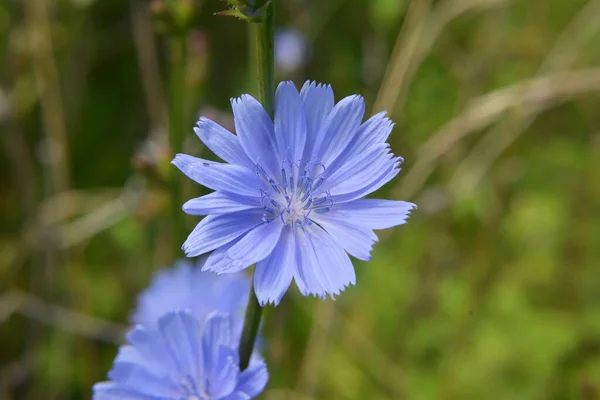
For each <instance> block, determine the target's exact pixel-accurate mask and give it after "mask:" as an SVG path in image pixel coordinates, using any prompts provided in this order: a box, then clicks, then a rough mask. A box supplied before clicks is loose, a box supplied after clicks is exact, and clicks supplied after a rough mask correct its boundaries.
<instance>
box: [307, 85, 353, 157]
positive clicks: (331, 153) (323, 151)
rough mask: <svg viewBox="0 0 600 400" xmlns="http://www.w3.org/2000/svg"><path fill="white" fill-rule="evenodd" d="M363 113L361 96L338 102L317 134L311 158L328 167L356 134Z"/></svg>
mask: <svg viewBox="0 0 600 400" xmlns="http://www.w3.org/2000/svg"><path fill="white" fill-rule="evenodd" d="M364 113H365V102H364V100H363V98H362V97H361V96H358V95H355V96H349V97H346V98H344V99H342V100H341V101H340V102H338V103H337V104H336V105H335V107H333V110H331V113H329V115H328V116H327V118H326V119H325V121H324V122H323V124H322V125H321V129H320V130H319V132H318V133H317V138H316V140H315V147H314V149H313V152H312V155H313V157H314V158H315V159H317V160H321V162H322V163H323V164H324V165H325V166H326V167H327V166H329V164H330V163H331V162H332V161H333V160H335V159H336V158H337V157H338V156H339V155H340V153H341V152H342V151H344V149H345V148H346V146H347V145H348V143H350V141H351V140H352V138H353V137H354V135H355V134H356V132H357V130H358V128H359V127H360V124H361V121H362V118H363V115H364Z"/></svg>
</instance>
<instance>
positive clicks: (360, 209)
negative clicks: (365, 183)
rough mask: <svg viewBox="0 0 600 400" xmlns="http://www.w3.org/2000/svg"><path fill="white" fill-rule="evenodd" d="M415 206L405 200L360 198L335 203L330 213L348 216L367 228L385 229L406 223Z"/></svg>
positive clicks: (340, 216)
mask: <svg viewBox="0 0 600 400" xmlns="http://www.w3.org/2000/svg"><path fill="white" fill-rule="evenodd" d="M416 208H417V206H416V205H415V204H413V203H409V202H406V201H396V200H380V199H360V200H354V201H350V202H348V203H342V204H337V205H336V207H335V209H333V210H332V214H333V215H335V216H337V217H339V218H349V219H351V220H352V222H353V223H355V224H358V225H360V226H364V227H366V228H369V229H387V228H391V227H393V226H397V225H402V224H404V223H406V219H407V218H408V217H409V215H410V212H411V211H412V210H414V209H416ZM328 214H329V213H328Z"/></svg>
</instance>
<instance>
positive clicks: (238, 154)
mask: <svg viewBox="0 0 600 400" xmlns="http://www.w3.org/2000/svg"><path fill="white" fill-rule="evenodd" d="M197 125H198V127H197V128H194V132H196V135H198V137H199V138H200V140H202V142H203V143H204V144H205V145H206V147H208V148H209V149H211V150H212V152H213V153H215V154H216V155H217V156H218V157H220V158H221V159H222V160H223V161H226V162H228V163H229V164H237V165H242V166H245V167H248V168H250V169H252V168H254V163H252V161H250V159H249V158H248V156H247V155H246V153H245V152H244V149H243V148H242V145H241V144H240V140H239V138H238V137H237V136H236V135H234V134H233V133H231V132H229V131H228V130H227V129H225V128H223V127H222V126H221V125H219V124H217V123H216V122H213V121H211V120H210V119H208V118H205V117H201V118H200V119H199V120H198V123H197Z"/></svg>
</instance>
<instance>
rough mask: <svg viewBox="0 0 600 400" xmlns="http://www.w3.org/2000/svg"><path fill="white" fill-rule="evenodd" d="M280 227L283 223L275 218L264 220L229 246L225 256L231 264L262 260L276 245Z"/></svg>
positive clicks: (246, 264) (250, 263)
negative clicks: (268, 220)
mask: <svg viewBox="0 0 600 400" xmlns="http://www.w3.org/2000/svg"><path fill="white" fill-rule="evenodd" d="M282 228H283V224H282V223H281V222H279V221H277V220H275V221H272V222H264V223H263V224H262V225H259V226H257V227H256V228H254V229H252V230H251V231H250V232H248V233H247V234H246V235H245V236H244V237H243V238H241V239H240V241H239V242H238V243H236V244H234V245H233V246H231V248H230V249H229V250H227V253H225V257H226V258H228V259H229V261H230V262H231V263H232V264H239V265H245V266H246V267H247V266H250V265H252V264H254V263H257V262H259V261H261V260H264V259H265V258H266V257H267V256H268V255H269V254H271V252H272V251H273V248H275V246H276V245H277V242H278V241H279V236H280V235H281V230H282Z"/></svg>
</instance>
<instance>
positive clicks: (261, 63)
mask: <svg viewBox="0 0 600 400" xmlns="http://www.w3.org/2000/svg"><path fill="white" fill-rule="evenodd" d="M274 2H275V1H274V0H271V1H270V2H269V5H268V6H266V9H265V15H264V19H263V22H261V23H259V24H257V27H256V29H255V31H254V32H255V39H256V68H257V77H258V100H259V101H260V102H261V103H262V105H263V107H264V108H265V110H267V113H269V115H270V116H271V118H273V114H274V112H275V64H274V59H275V55H274V51H273V49H274V42H275V23H274V13H273V3H274Z"/></svg>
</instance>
